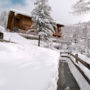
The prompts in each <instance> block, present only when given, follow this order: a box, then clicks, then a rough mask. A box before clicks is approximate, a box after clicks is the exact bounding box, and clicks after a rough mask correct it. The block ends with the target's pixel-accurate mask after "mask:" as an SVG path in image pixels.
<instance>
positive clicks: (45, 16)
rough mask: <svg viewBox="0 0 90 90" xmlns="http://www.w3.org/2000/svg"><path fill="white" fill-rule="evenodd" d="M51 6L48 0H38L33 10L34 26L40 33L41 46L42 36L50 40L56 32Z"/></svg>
mask: <svg viewBox="0 0 90 90" xmlns="http://www.w3.org/2000/svg"><path fill="white" fill-rule="evenodd" d="M50 11H51V7H50V6H48V0H37V1H36V3H35V9H33V11H32V20H33V23H34V24H33V27H34V28H35V29H36V32H37V33H38V35H39V42H38V46H40V38H41V37H42V39H43V40H48V38H49V36H51V35H52V34H53V32H54V28H53V27H54V26H55V23H54V20H53V19H52V17H51V16H50Z"/></svg>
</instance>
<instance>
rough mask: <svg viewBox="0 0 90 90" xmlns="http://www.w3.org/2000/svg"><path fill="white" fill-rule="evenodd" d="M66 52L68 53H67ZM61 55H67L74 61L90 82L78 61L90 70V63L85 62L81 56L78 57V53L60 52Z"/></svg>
mask: <svg viewBox="0 0 90 90" xmlns="http://www.w3.org/2000/svg"><path fill="white" fill-rule="evenodd" d="M65 54H66V55H65ZM60 55H61V57H67V58H69V59H70V60H71V61H72V63H73V64H74V65H75V67H76V68H77V69H78V70H79V72H80V73H81V74H82V76H83V77H84V78H85V79H86V81H87V82H88V83H89V84H90V79H89V78H88V77H87V76H86V74H85V73H84V71H83V70H82V69H81V68H80V67H79V66H78V62H80V63H81V64H82V65H84V66H85V67H86V68H87V69H88V70H90V64H88V63H87V62H85V61H84V60H82V59H81V58H79V57H78V54H75V55H74V54H72V53H70V52H60ZM71 57H73V58H74V59H75V62H76V63H77V64H76V63H75V62H74V61H73V60H72V58H71Z"/></svg>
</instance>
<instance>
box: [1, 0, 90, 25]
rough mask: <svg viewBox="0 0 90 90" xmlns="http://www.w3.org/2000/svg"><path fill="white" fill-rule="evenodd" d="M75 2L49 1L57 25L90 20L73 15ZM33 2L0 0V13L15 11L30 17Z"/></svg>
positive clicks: (70, 0)
mask: <svg viewBox="0 0 90 90" xmlns="http://www.w3.org/2000/svg"><path fill="white" fill-rule="evenodd" d="M76 1H77V0H49V5H50V6H51V8H52V10H51V15H52V17H53V18H54V20H55V21H56V22H57V23H61V24H65V25H68V24H76V23H79V22H83V21H87V20H90V18H89V16H87V17H86V16H85V15H79V16H78V15H74V14H72V13H71V12H72V11H73V9H72V5H74V3H75V2H76ZM34 2H35V0H0V11H3V10H10V9H15V10H18V11H21V12H24V13H25V14H28V15H30V13H31V11H32V10H33V8H34Z"/></svg>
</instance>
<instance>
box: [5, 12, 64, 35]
mask: <svg viewBox="0 0 90 90" xmlns="http://www.w3.org/2000/svg"><path fill="white" fill-rule="evenodd" d="M32 24H33V21H32V17H30V16H27V15H23V14H19V13H17V14H16V13H15V12H14V11H10V12H9V16H8V24H7V29H8V30H10V31H11V32H22V33H25V32H26V31H28V30H31V32H34V28H32ZM61 27H63V25H61V24H57V28H54V29H55V33H54V34H53V36H55V37H61Z"/></svg>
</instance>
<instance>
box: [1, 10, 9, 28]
mask: <svg viewBox="0 0 90 90" xmlns="http://www.w3.org/2000/svg"><path fill="white" fill-rule="evenodd" d="M7 17H8V13H7V12H6V11H3V12H1V14H0V25H1V26H3V27H4V28H6V27H7Z"/></svg>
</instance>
